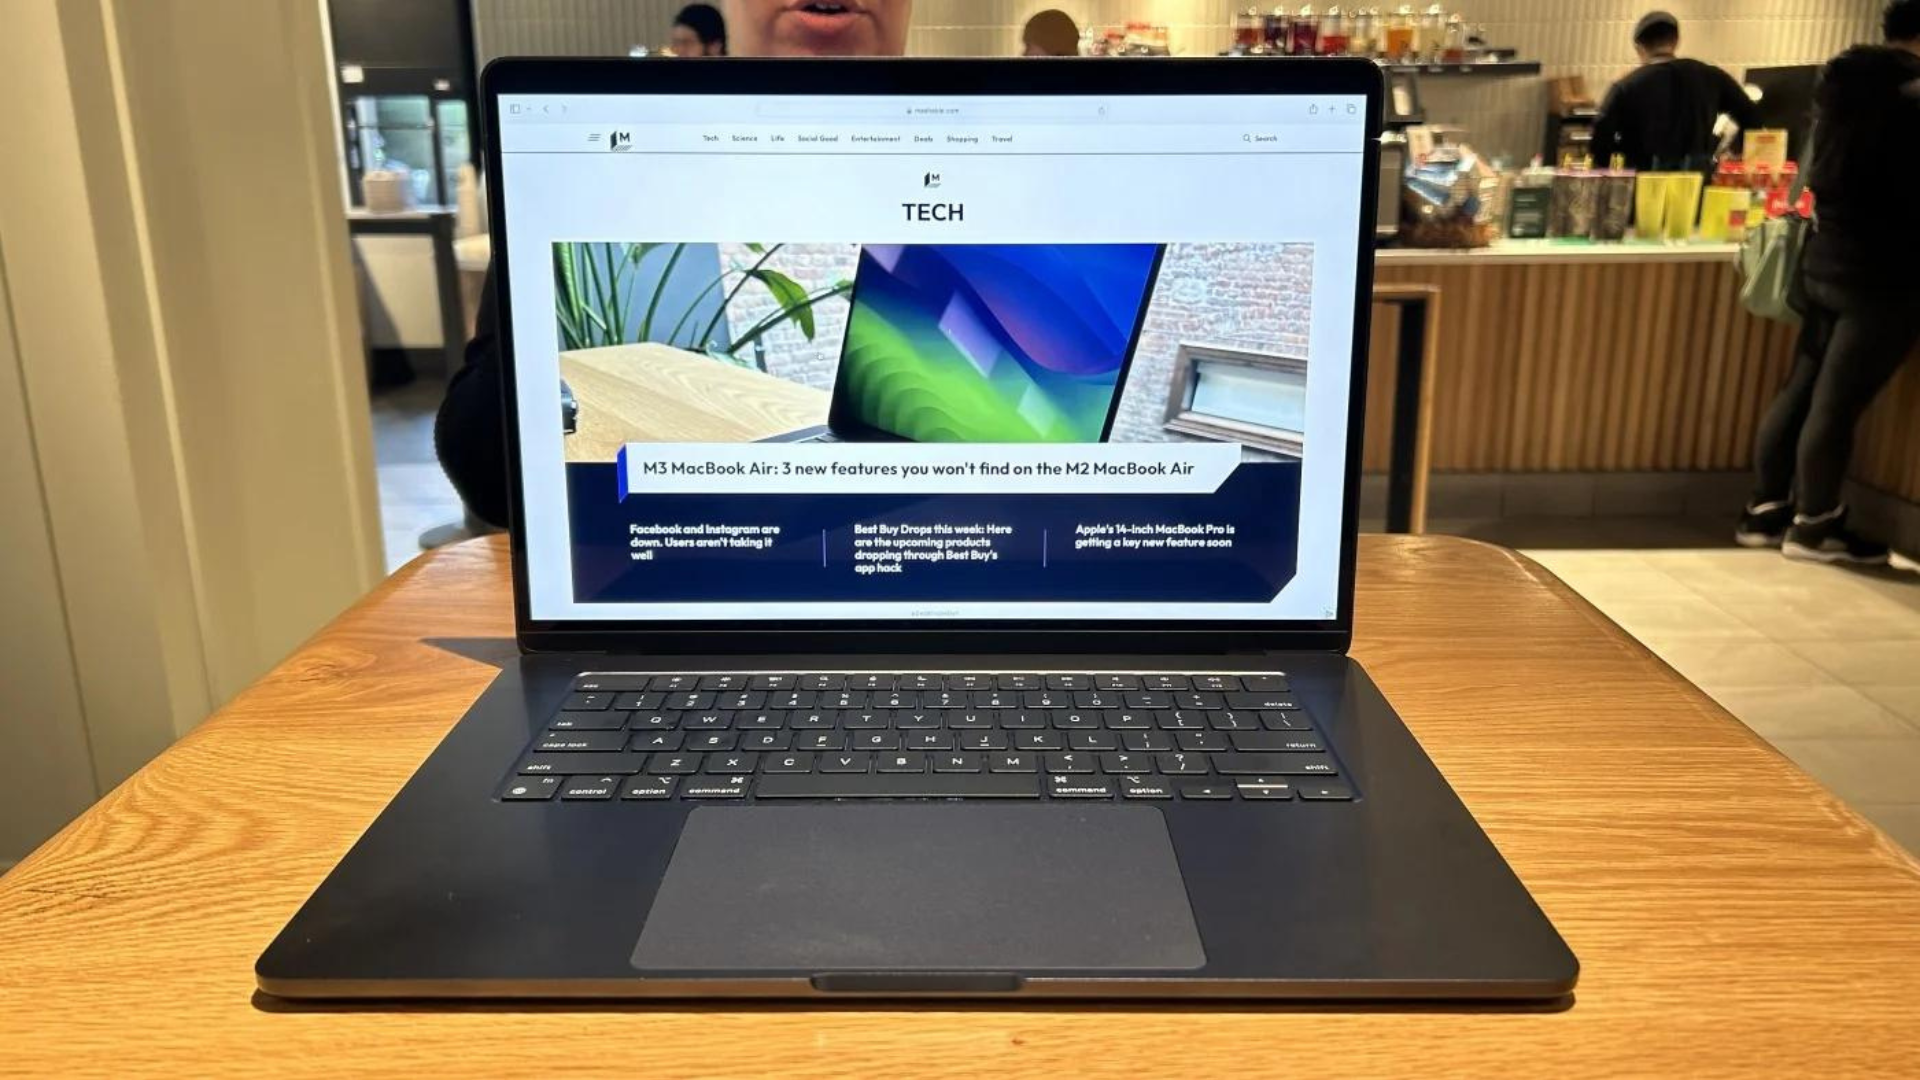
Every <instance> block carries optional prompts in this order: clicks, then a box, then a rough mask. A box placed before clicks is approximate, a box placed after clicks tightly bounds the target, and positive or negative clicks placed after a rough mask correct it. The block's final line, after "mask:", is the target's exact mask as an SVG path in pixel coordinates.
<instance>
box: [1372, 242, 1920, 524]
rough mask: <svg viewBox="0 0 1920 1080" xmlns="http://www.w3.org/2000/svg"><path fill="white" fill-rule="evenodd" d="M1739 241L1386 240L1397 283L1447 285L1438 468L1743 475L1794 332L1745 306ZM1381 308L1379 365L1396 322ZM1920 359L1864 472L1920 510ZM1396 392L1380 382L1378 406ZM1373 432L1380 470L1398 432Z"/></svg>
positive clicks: (1887, 409)
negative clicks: (1434, 243) (1408, 243)
mask: <svg viewBox="0 0 1920 1080" xmlns="http://www.w3.org/2000/svg"><path fill="white" fill-rule="evenodd" d="M1737 251H1738V246H1737V245H1735V244H1729V243H1692V244H1683V243H1674V244H1668V243H1660V242H1647V241H1629V242H1626V243H1617V244H1594V243H1585V242H1568V241H1555V240H1531V241H1530V240H1519V241H1506V242H1503V243H1499V244H1496V245H1494V246H1493V247H1489V248H1480V249H1466V250H1432V249H1425V250H1423V249H1387V250H1383V251H1381V252H1380V254H1379V261H1378V264H1377V270H1376V275H1375V280H1376V281H1377V282H1378V283H1380V284H1391V285H1408V284H1424V285H1433V286H1437V287H1438V288H1439V290H1440V297H1441V298H1440V306H1439V312H1440V314H1439V340H1438V342H1437V346H1438V347H1437V349H1436V350H1435V366H1434V369H1433V370H1432V371H1431V372H1430V373H1429V375H1428V378H1427V382H1428V384H1429V386H1430V387H1431V390H1430V393H1431V395H1432V404H1431V408H1432V426H1431V440H1432V441H1431V449H1430V454H1431V467H1432V469H1433V470H1434V471H1436V472H1440V473H1446V472H1465V473H1543V472H1584V473H1604V472H1622V473H1624V472H1635V473H1645V472H1675V471H1689V472H1726V471H1741V470H1745V469H1747V468H1749V467H1750V465H1751V462H1752V446H1753V438H1754V431H1755V428H1756V426H1757V425H1758V423H1759V419H1760V415H1761V413H1762V412H1763V411H1764V409H1765V407H1766V403H1767V401H1768V400H1769V398H1770V397H1771V396H1772V395H1773V393H1774V391H1775V390H1777V389H1778V388H1779V386H1780V385H1781V383H1782V382H1783V381H1784V379H1785V377H1786V373H1787V368H1788V366H1789V365H1790V363H1791V361H1792V356H1793V346H1794V338H1795V335H1796V331H1795V329H1794V328H1793V327H1790V326H1786V325H1783V324H1780V323H1774V322H1768V321H1766V320H1763V319H1757V318H1754V317H1753V316H1751V315H1749V314H1748V313H1747V312H1746V311H1745V310H1744V309H1743V308H1741V306H1740V303H1739V277H1738V275H1737V274H1736V272H1735V268H1734V257H1735V253H1736V252H1737ZM1383 314H1384V313H1381V312H1376V318H1375V319H1374V320H1373V324H1374V332H1373V333H1374V336H1373V342H1372V350H1373V352H1372V355H1373V356H1374V357H1375V358H1376V363H1375V364H1374V366H1373V368H1372V370H1373V371H1374V372H1382V371H1386V370H1388V369H1389V368H1390V366H1391V365H1385V364H1381V363H1378V362H1377V361H1378V358H1381V357H1390V356H1393V355H1394V349H1395V345H1396V341H1395V338H1394V334H1395V329H1396V322H1395V320H1394V319H1392V318H1387V317H1382V316H1383ZM1916 367H1920V365H1915V364H1909V365H1908V366H1907V368H1906V370H1904V371H1903V372H1902V373H1901V374H1900V375H1899V376H1896V378H1895V379H1894V382H1893V384H1892V385H1891V386H1889V387H1888V388H1887V391H1886V392H1885V394H1883V396H1882V398H1881V400H1880V401H1879V402H1878V403H1877V404H1876V405H1875V406H1874V408H1873V410H1872V411H1871V412H1870V413H1869V415H1868V418H1867V421H1866V423H1865V425H1864V426H1863V429H1862V431H1861V434H1860V439H1859V442H1858V445H1857V447H1856V450H1855V454H1854V469H1853V477H1854V479H1856V480H1858V481H1861V482H1863V483H1865V484H1867V485H1868V486H1870V487H1872V488H1875V489H1878V490H1879V491H1881V492H1884V493H1886V494H1889V495H1893V496H1896V497H1898V498H1900V499H1902V500H1904V501H1906V502H1907V503H1920V434H1916V432H1915V428H1916V427H1917V426H1920V425H1914V424H1912V423H1910V422H1907V418H1910V417H1913V416H1916V415H1920V371H1916V370H1915V369H1916ZM1392 393H1393V388H1392V386H1391V384H1390V382H1389V381H1388V380H1387V379H1379V378H1376V379H1372V380H1370V383H1369V388H1368V412H1369V415H1370V416H1382V415H1385V414H1387V413H1388V412H1389V411H1390V408H1391V405H1390V403H1391V401H1392ZM1379 427H1380V425H1375V424H1369V431H1368V445H1367V464H1368V468H1369V469H1370V470H1376V471H1377V470H1382V469H1384V468H1385V467H1386V462H1387V439H1386V432H1385V431H1384V430H1375V429H1376V428H1379Z"/></svg>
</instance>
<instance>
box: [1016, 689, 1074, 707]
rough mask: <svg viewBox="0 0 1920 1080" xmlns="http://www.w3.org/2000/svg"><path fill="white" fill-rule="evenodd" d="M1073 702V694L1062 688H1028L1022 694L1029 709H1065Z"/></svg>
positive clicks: (1024, 704) (1021, 698) (1021, 702)
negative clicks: (1061, 689)
mask: <svg viewBox="0 0 1920 1080" xmlns="http://www.w3.org/2000/svg"><path fill="white" fill-rule="evenodd" d="M1072 704H1073V695H1072V694H1069V693H1066V692H1064V691H1060V690H1028V691H1026V692H1024V693H1022V694H1021V695H1020V705H1021V707H1022V708H1027V709H1064V708H1067V707H1068V706H1070V705H1072Z"/></svg>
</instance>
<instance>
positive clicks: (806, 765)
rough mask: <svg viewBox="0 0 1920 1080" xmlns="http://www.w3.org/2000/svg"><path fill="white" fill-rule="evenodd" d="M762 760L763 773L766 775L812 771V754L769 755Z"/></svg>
mask: <svg viewBox="0 0 1920 1080" xmlns="http://www.w3.org/2000/svg"><path fill="white" fill-rule="evenodd" d="M762 760H763V761H764V762H765V763H766V764H765V771H766V772H767V773H768V774H773V773H806V772H812V771H813V755H812V754H806V753H800V754H769V755H767V756H766V757H765V758H763V759H762Z"/></svg>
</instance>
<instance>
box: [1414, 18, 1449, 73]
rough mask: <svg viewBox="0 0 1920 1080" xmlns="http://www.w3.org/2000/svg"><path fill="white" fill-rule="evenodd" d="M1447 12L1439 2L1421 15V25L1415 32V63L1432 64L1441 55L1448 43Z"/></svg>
mask: <svg viewBox="0 0 1920 1080" xmlns="http://www.w3.org/2000/svg"><path fill="white" fill-rule="evenodd" d="M1446 38H1447V12H1446V9H1445V8H1443V7H1441V6H1440V5H1439V4H1435V5H1433V6H1432V7H1430V8H1428V9H1427V11H1426V14H1424V15H1422V16H1420V25H1419V27H1418V28H1417V29H1415V30H1414V33H1413V53H1414V63H1417V64H1431V63H1433V62H1434V61H1435V60H1436V59H1437V58H1438V57H1439V55H1440V50H1441V49H1442V48H1443V47H1444V46H1445V45H1446Z"/></svg>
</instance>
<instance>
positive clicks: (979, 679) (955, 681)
mask: <svg viewBox="0 0 1920 1080" xmlns="http://www.w3.org/2000/svg"><path fill="white" fill-rule="evenodd" d="M947 689H949V690H991V689H993V676H991V675H986V674H982V673H980V672H973V673H971V674H967V675H949V676H947ZM994 707H995V708H998V707H999V706H994Z"/></svg>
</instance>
